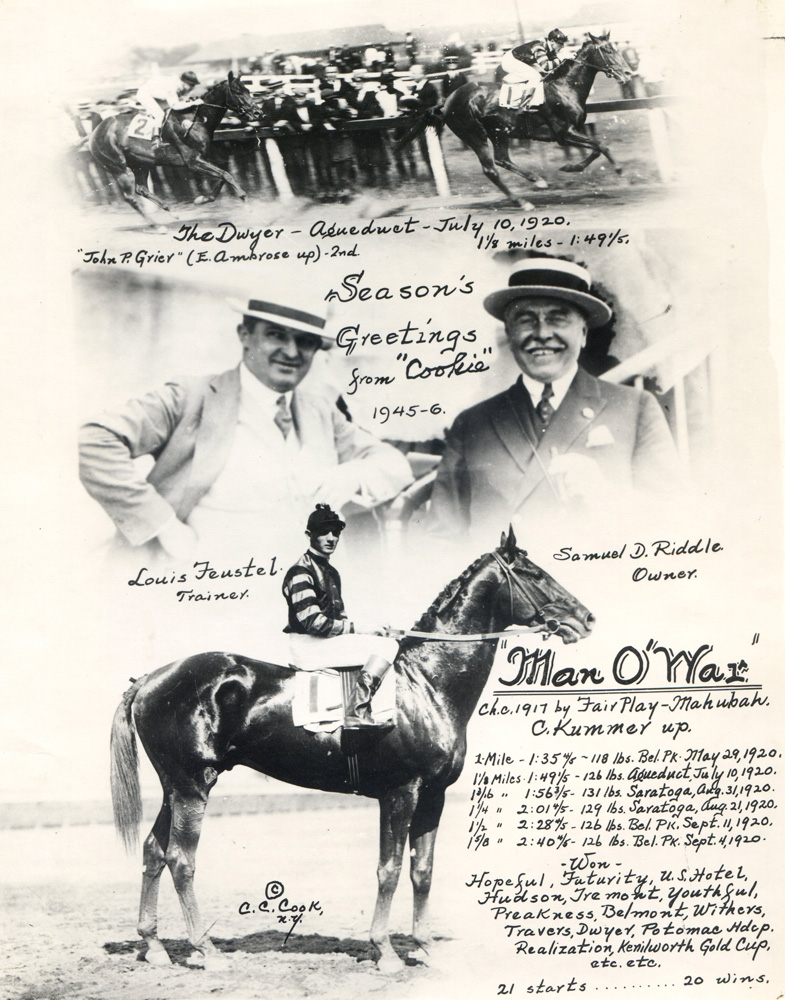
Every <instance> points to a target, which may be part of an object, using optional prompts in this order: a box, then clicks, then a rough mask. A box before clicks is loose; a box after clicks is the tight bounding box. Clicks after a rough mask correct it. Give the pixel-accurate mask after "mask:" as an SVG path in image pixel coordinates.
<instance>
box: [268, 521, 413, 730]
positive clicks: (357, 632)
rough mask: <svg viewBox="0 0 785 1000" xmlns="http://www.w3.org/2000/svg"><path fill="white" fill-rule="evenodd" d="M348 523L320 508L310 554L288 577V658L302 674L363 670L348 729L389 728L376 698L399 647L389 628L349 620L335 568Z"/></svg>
mask: <svg viewBox="0 0 785 1000" xmlns="http://www.w3.org/2000/svg"><path fill="white" fill-rule="evenodd" d="M345 527H346V523H345V522H344V521H342V520H341V518H340V517H339V516H338V515H337V514H336V513H335V512H334V511H332V510H331V509H330V508H329V507H328V506H327V504H317V505H316V510H314V511H313V512H312V514H311V515H310V517H309V518H308V525H307V527H306V529H305V533H306V534H307V535H308V538H309V540H310V544H309V546H308V551H307V552H306V553H305V554H304V555H303V556H301V557H300V559H298V561H297V562H296V563H295V564H294V566H292V567H291V568H290V569H289V570H288V571H287V573H286V576H285V578H284V582H283V594H284V597H285V598H286V602H287V604H288V605H289V622H288V624H287V626H286V628H285V629H284V631H285V632H288V633H289V655H290V662H291V663H292V665H293V666H295V667H298V668H299V669H301V670H323V669H325V668H328V667H355V666H359V667H360V668H361V669H360V671H359V673H358V675H357V679H356V681H355V685H354V690H353V692H352V696H351V699H350V704H349V705H348V706H347V708H346V715H345V719H344V728H345V729H377V730H381V729H389V728H391V727H393V726H394V723H392V722H385V723H379V722H376V721H375V720H374V718H373V715H372V714H371V699H372V698H373V696H374V695H375V694H376V692H377V691H378V690H379V686H380V685H381V683H382V678H383V677H384V675H385V674H386V673H387V671H388V670H389V669H390V667H391V665H392V662H393V660H394V659H395V654H396V653H397V652H398V643H397V642H396V641H395V639H392V638H390V637H389V636H387V635H385V634H384V632H385V631H386V630H385V629H380V628H377V627H375V626H370V627H362V626H360V625H358V624H356V623H355V622H352V621H349V619H348V618H347V617H346V614H345V613H344V607H343V598H342V597H341V578H340V576H339V575H338V571H337V570H336V569H335V567H334V566H332V565H331V564H330V556H331V555H332V553H333V552H334V551H335V548H336V546H337V545H338V541H339V539H340V535H341V532H342V531H343V529H344V528H345Z"/></svg>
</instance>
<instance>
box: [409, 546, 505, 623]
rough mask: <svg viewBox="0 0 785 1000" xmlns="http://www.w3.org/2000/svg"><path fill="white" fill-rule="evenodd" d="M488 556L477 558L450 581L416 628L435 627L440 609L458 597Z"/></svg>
mask: <svg viewBox="0 0 785 1000" xmlns="http://www.w3.org/2000/svg"><path fill="white" fill-rule="evenodd" d="M487 558H488V553H487V552H486V553H485V554H484V555H481V556H480V557H479V559H475V560H474V562H473V563H472V564H471V566H467V567H466V569H465V570H464V571H463V572H462V573H461V575H460V576H458V577H456V578H455V579H454V580H451V581H450V583H448V584H447V586H446V587H445V588H444V589H443V590H442V591H441V593H440V594H439V595H438V596H437V597H436V599H435V600H434V601H433V603H432V604H431V606H430V607H429V608H428V610H427V611H426V612H425V613H424V614H423V615H422V616H421V617H420V618H419V619H418V620H417V621H416V622H415V624H414V628H415V629H416V630H417V631H418V632H429V631H431V629H432V628H433V625H434V619H435V618H436V615H437V614H438V613H439V611H441V610H442V608H444V607H445V606H446V605H447V604H449V603H450V602H451V601H453V600H454V599H455V597H457V595H458V593H459V591H461V590H463V587H464V584H465V583H466V581H467V580H468V579H469V577H471V576H473V575H474V573H475V572H476V571H477V569H478V568H479V566H480V563H482V561H483V560H484V559H487Z"/></svg>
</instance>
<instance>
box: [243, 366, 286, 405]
mask: <svg viewBox="0 0 785 1000" xmlns="http://www.w3.org/2000/svg"><path fill="white" fill-rule="evenodd" d="M292 395H293V390H292V389H290V390H289V391H288V392H276V391H275V389H270V388H269V386H266V385H265V384H264V382H260V381H259V379H258V378H257V377H256V376H255V375H254V374H253V373H252V372H250V371H249V370H248V368H247V367H246V364H245V362H242V363H241V365H240V398H241V399H242V401H243V403H250V404H251V405H252V406H258V407H261V408H262V409H265V410H269V411H270V413H275V410H276V407H277V405H278V400H279V399H280V398H281V396H285V397H286V405H287V406H288V407H289V411H290V412H291V408H292Z"/></svg>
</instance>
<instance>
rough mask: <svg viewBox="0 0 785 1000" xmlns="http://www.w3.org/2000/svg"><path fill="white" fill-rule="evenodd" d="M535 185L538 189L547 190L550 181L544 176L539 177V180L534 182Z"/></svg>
mask: <svg viewBox="0 0 785 1000" xmlns="http://www.w3.org/2000/svg"><path fill="white" fill-rule="evenodd" d="M534 186H535V187H536V188H537V190H538V191H545V190H546V189H547V187H548V182H547V181H546V180H545V178H544V177H538V178H537V180H536V181H535V182H534Z"/></svg>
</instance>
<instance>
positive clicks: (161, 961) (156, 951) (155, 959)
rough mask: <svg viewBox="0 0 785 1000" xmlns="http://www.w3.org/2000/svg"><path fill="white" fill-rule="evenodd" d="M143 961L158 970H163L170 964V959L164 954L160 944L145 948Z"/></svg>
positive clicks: (164, 949) (164, 950)
mask: <svg viewBox="0 0 785 1000" xmlns="http://www.w3.org/2000/svg"><path fill="white" fill-rule="evenodd" d="M144 960H145V962H148V963H149V964H150V965H155V966H158V967H159V968H164V967H166V966H169V965H171V964H172V960H171V958H169V955H168V954H167V953H166V948H164V946H163V945H162V944H161V943H160V942H159V943H158V944H157V945H148V946H147V951H146V953H145V956H144Z"/></svg>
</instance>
